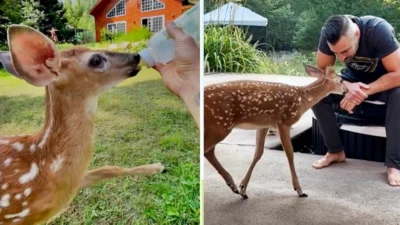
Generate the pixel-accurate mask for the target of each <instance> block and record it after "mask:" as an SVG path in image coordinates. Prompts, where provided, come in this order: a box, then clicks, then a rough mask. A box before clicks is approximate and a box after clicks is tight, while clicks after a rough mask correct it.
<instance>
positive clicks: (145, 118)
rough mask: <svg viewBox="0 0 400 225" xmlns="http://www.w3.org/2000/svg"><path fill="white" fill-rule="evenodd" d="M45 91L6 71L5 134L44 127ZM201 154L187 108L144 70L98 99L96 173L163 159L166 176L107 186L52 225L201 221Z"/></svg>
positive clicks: (0, 121) (0, 106) (1, 126)
mask: <svg viewBox="0 0 400 225" xmlns="http://www.w3.org/2000/svg"><path fill="white" fill-rule="evenodd" d="M43 94H44V88H36V87H33V86H31V85H29V84H27V83H26V82H24V81H22V80H19V79H17V78H14V77H12V76H9V75H7V74H6V73H5V72H4V70H0V115H1V116H0V134H18V133H29V132H32V131H35V130H38V129H39V128H40V127H41V126H42V125H43V122H44V96H43ZM199 156H200V148H199V131H198V129H197V127H196V125H195V122H194V121H193V120H192V118H191V116H190V114H189V113H188V111H187V110H186V109H185V106H184V104H183V103H182V102H181V101H180V99H178V98H177V97H176V96H174V95H173V94H171V93H170V92H169V91H168V90H167V88H166V87H165V86H164V85H163V83H162V81H161V80H160V77H159V74H158V73H157V72H155V71H154V70H149V69H143V70H142V71H141V72H140V73H139V74H138V75H137V76H136V77H134V78H131V79H129V80H126V81H124V82H123V83H121V84H119V85H118V86H117V87H115V88H113V89H111V90H109V91H108V92H106V93H104V94H103V95H102V96H101V97H100V98H99V104H98V110H97V114H96V142H95V154H94V158H93V160H92V163H91V166H90V168H97V167H100V166H104V165H119V166H123V167H130V166H138V165H142V164H148V163H155V162H161V163H163V164H164V165H165V166H166V169H167V173H163V174H157V175H153V176H147V177H123V178H114V179H110V180H106V181H103V182H102V183H100V184H98V185H96V186H94V187H92V188H89V189H86V190H83V191H81V192H80V193H79V194H78V195H77V196H76V197H75V199H74V201H73V203H72V204H71V205H70V207H69V208H68V209H67V210H66V211H65V212H64V213H63V214H61V215H60V217H58V218H57V219H56V220H54V221H53V222H52V223H50V224H51V225H56V224H57V225H58V224H85V225H86V224H88V225H89V224H93V225H103V224H121V225H122V224H199V221H200V202H199V200H200V165H199V164H200V163H199V162H200V158H199Z"/></svg>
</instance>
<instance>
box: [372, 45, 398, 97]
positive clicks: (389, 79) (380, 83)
mask: <svg viewBox="0 0 400 225" xmlns="http://www.w3.org/2000/svg"><path fill="white" fill-rule="evenodd" d="M382 63H383V66H384V67H385V68H386V70H387V71H388V73H387V74H385V75H383V76H381V77H380V78H379V79H378V80H376V81H374V82H372V83H370V84H369V89H368V90H366V91H365V92H366V93H367V94H368V95H372V94H375V93H379V92H382V91H386V90H389V89H392V88H395V87H400V48H399V49H397V50H396V51H394V52H393V53H392V54H390V55H388V56H386V57H385V58H382Z"/></svg>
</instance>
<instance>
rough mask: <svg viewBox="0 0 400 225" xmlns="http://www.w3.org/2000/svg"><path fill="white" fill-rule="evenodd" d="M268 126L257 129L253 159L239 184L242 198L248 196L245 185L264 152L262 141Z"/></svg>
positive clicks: (263, 141)
mask: <svg viewBox="0 0 400 225" xmlns="http://www.w3.org/2000/svg"><path fill="white" fill-rule="evenodd" d="M267 132H268V128H265V129H260V130H257V138H256V151H255V153H254V158H253V161H252V162H251V165H250V167H249V169H248V170H247V173H246V176H245V177H244V178H243V180H242V183H241V184H240V185H239V188H240V195H241V196H242V197H243V198H248V196H247V194H246V189H247V185H248V184H249V181H250V177H251V174H252V173H253V169H254V167H255V166H256V164H257V162H258V160H260V159H261V157H262V155H263V153H264V143H265V136H266V135H267Z"/></svg>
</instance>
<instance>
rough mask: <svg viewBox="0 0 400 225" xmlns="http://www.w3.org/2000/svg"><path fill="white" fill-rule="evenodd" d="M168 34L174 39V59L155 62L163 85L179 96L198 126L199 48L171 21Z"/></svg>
mask: <svg viewBox="0 0 400 225" xmlns="http://www.w3.org/2000/svg"><path fill="white" fill-rule="evenodd" d="M167 32H168V35H169V36H170V37H171V38H173V39H174V40H175V59H174V60H172V62H170V63H168V64H167V65H163V64H160V63H156V65H155V69H156V70H157V71H158V72H160V74H161V76H162V79H163V81H164V84H165V86H167V88H168V89H169V90H170V91H171V92H173V93H174V94H175V95H177V96H178V97H180V98H181V99H182V100H183V102H184V103H185V105H186V107H187V108H188V109H189V111H190V113H191V114H192V117H193V118H194V120H195V121H196V124H197V126H198V127H199V126H200V48H199V46H197V44H196V42H195V41H194V39H193V38H192V37H191V36H189V35H187V34H185V33H184V32H183V31H182V29H181V28H179V27H177V26H176V25H175V24H174V23H173V22H172V23H170V24H168V25H167Z"/></svg>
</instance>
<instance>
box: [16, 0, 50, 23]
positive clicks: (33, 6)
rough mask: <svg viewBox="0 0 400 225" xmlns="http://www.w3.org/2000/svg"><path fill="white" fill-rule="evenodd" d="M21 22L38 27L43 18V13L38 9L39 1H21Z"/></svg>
mask: <svg viewBox="0 0 400 225" xmlns="http://www.w3.org/2000/svg"><path fill="white" fill-rule="evenodd" d="M21 10H22V11H21V12H22V20H23V21H22V23H23V24H24V25H27V26H30V27H33V28H36V29H39V27H40V22H41V21H42V20H43V19H44V16H45V15H44V13H43V12H42V11H41V10H40V4H39V2H37V1H35V0H24V1H22V9H21Z"/></svg>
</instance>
